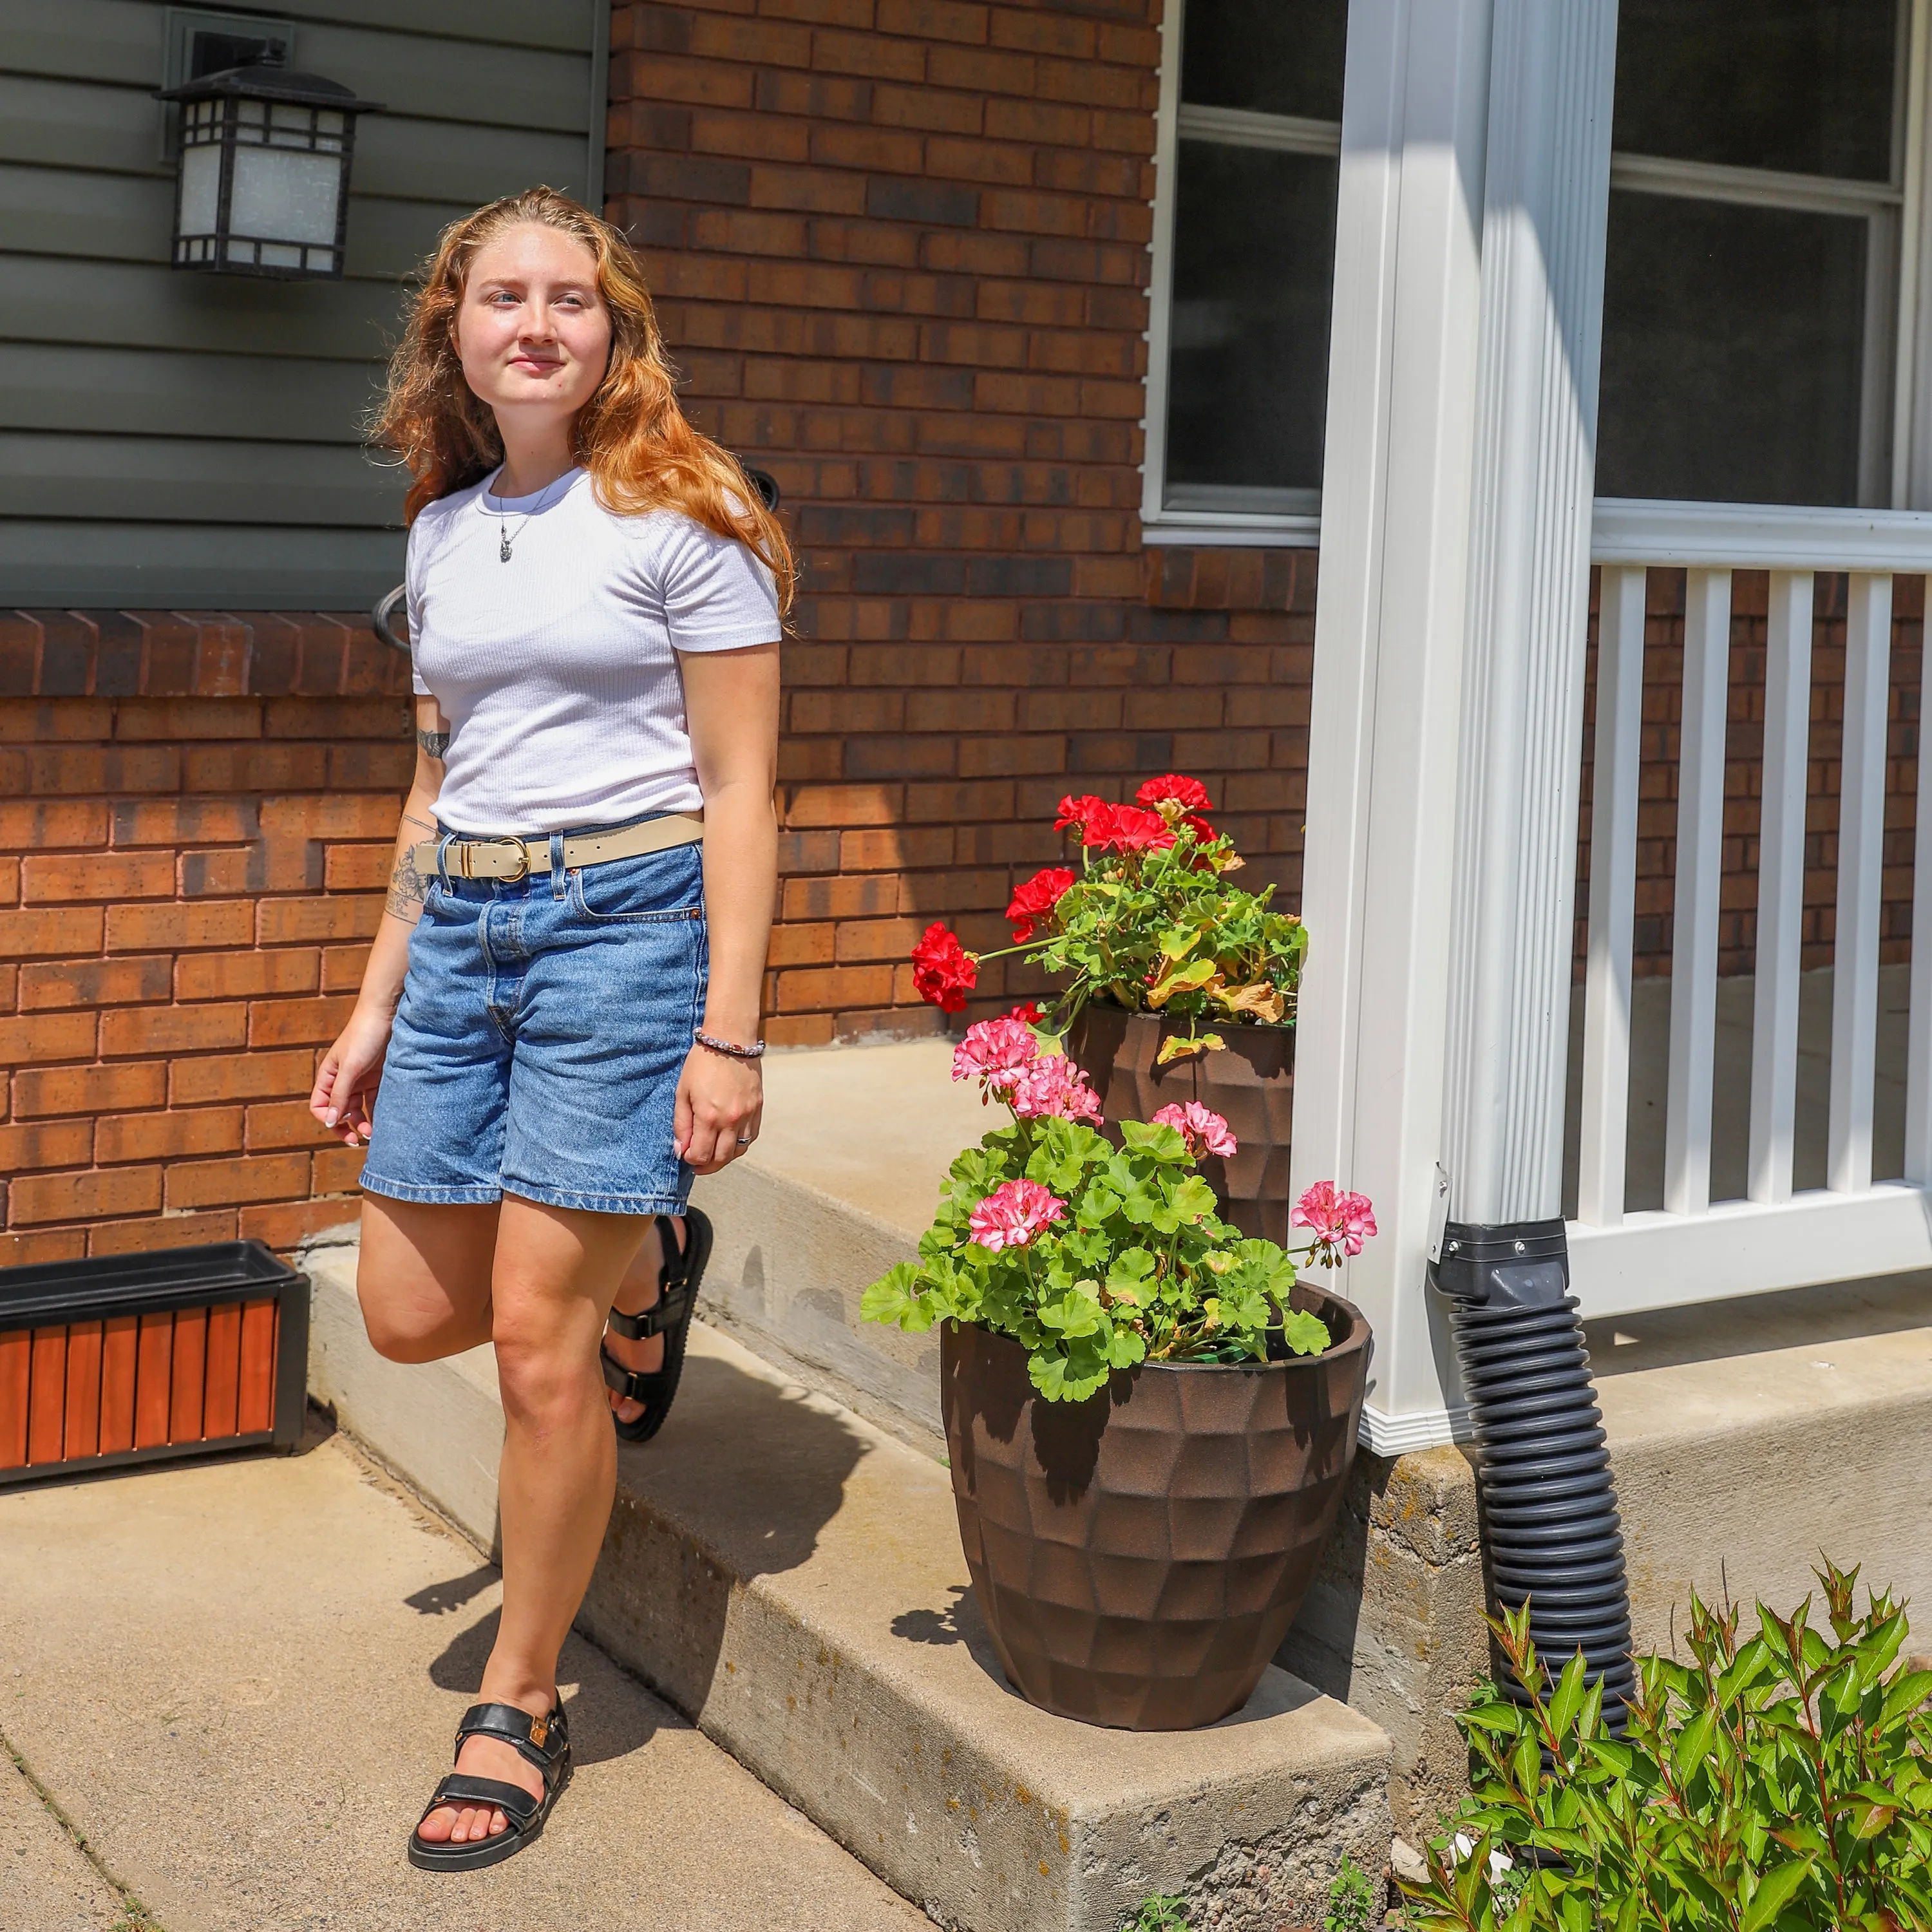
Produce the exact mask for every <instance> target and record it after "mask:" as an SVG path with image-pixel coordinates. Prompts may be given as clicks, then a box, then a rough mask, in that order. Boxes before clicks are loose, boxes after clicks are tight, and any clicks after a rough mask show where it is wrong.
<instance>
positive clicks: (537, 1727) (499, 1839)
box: [410, 1704, 570, 1871]
mask: <svg viewBox="0 0 1932 1932" xmlns="http://www.w3.org/2000/svg"><path fill="white" fill-rule="evenodd" d="M474 1737H486V1738H501V1739H502V1741H503V1742H505V1744H507V1745H513V1746H514V1748H515V1749H516V1751H517V1755H518V1756H519V1757H522V1758H523V1759H524V1760H526V1762H527V1763H530V1764H533V1765H534V1766H535V1767H536V1768H537V1769H538V1771H540V1772H542V1773H543V1781H544V1792H543V1796H541V1798H532V1796H530V1794H529V1793H528V1792H527V1791H526V1790H524V1789H523V1787H522V1786H521V1785H520V1784H505V1782H504V1781H502V1779H500V1778H475V1777H472V1776H471V1775H470V1774H469V1772H466V1771H452V1772H451V1773H450V1774H449V1776H448V1777H447V1778H445V1779H444V1780H443V1782H442V1783H441V1784H439V1785H438V1786H437V1787H436V1796H434V1798H432V1799H431V1800H430V1801H429V1802H428V1804H427V1805H425V1806H424V1807H423V1814H422V1818H419V1819H418V1820H416V1829H415V1830H414V1831H413V1832H411V1833H410V1864H413V1865H416V1866H419V1867H421V1868H422V1870H425V1871H475V1870H478V1869H479V1868H480V1867H482V1866H484V1865H493V1864H500V1863H501V1862H502V1861H503V1860H504V1859H505V1858H514V1857H515V1855H517V1852H520V1851H521V1850H522V1849H523V1847H524V1846H526V1845H527V1844H530V1843H534V1842H535V1840H536V1839H537V1838H538V1837H540V1836H541V1834H542V1832H543V1828H544V1820H546V1819H547V1818H548V1817H549V1816H550V1808H551V1806H552V1805H554V1804H556V1801H557V1796H558V1794H559V1793H560V1792H561V1791H562V1790H563V1787H565V1785H566V1784H568V1783H569V1782H570V1728H569V1727H568V1725H567V1724H565V1722H564V1717H563V1709H562V1706H560V1705H559V1706H558V1707H557V1709H555V1710H553V1711H552V1712H550V1715H549V1716H548V1717H547V1718H533V1717H532V1716H531V1715H530V1714H529V1712H527V1711H520V1710H518V1709H517V1707H516V1706H515V1705H514V1704H472V1705H471V1706H470V1707H469V1709H468V1710H466V1712H463V1721H462V1723H461V1724H458V1726H457V1727H456V1749H457V1753H458V1756H460V1755H461V1754H462V1751H463V1741H464V1740H465V1739H468V1738H474ZM443 1805H453V1806H455V1807H457V1808H459V1809H460V1808H463V1807H465V1806H469V1807H474V1808H478V1809H483V1808H487V1809H488V1810H490V1811H500V1812H502V1814H503V1816H504V1818H505V1820H507V1821H508V1822H507V1823H506V1824H505V1827H504V1829H502V1831H500V1832H498V1833H497V1834H496V1835H495V1836H494V1837H493V1838H469V1839H466V1840H465V1841H463V1843H461V1844H460V1845H457V1844H452V1843H449V1841H447V1840H446V1841H444V1842H443V1843H441V1844H432V1843H430V1841H428V1839H426V1838H424V1837H423V1836H422V1826H423V1819H425V1818H427V1817H428V1816H429V1814H431V1812H432V1811H437V1810H439V1809H440V1808H441V1807H443Z"/></svg>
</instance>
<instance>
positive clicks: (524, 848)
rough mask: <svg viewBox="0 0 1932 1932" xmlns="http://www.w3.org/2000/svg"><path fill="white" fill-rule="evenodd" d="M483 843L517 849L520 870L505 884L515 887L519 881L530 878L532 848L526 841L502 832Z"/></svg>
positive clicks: (512, 874) (506, 880)
mask: <svg viewBox="0 0 1932 1932" xmlns="http://www.w3.org/2000/svg"><path fill="white" fill-rule="evenodd" d="M481 842H482V843H483V844H485V845H513V846H514V847H516V851H517V870H516V871H514V872H512V873H511V874H510V876H509V877H508V878H507V879H505V880H504V881H503V883H504V884H505V885H508V886H514V884H515V883H517V880H519V879H527V878H528V877H529V875H530V848H529V846H528V844H526V843H525V842H524V841H523V840H522V839H520V838H513V837H512V836H511V835H510V834H509V833H508V832H499V834H498V835H496V837H495V838H486V839H484V840H483V841H481Z"/></svg>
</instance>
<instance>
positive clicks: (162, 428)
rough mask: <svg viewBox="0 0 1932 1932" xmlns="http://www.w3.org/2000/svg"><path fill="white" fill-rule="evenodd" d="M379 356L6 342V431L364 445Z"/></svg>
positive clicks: (1, 386)
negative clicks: (332, 358) (344, 358)
mask: <svg viewBox="0 0 1932 1932" xmlns="http://www.w3.org/2000/svg"><path fill="white" fill-rule="evenodd" d="M380 382H381V371H380V367H379V365H376V364H374V363H368V364H364V363H357V362H316V361H308V362H298V361H296V359H293V357H290V358H282V357H277V356H215V355H195V354H189V353H184V352H181V351H173V350H158V349H97V348H91V347H73V346H71V345H69V344H61V343H40V344H34V346H33V347H28V346H26V344H20V343H0V429H8V430H66V431H80V432H86V431H95V432H98V433H106V434H120V435H124V436H185V437H233V438H239V439H243V440H261V441H264V442H269V443H273V442H275V441H276V440H279V439H286V440H289V441H292V442H299V443H341V444H344V445H347V446H354V447H356V448H360V447H361V446H362V435H361V432H360V430H359V425H360V423H361V422H362V418H363V416H364V414H365V412H366V411H367V410H368V409H369V408H370V407H371V406H372V405H373V404H374V401H375V399H376V396H377V392H378V389H379V387H380Z"/></svg>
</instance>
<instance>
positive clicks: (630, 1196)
mask: <svg viewBox="0 0 1932 1932" xmlns="http://www.w3.org/2000/svg"><path fill="white" fill-rule="evenodd" d="M377 435H378V438H379V440H380V441H382V442H383V443H385V444H386V445H387V446H389V447H391V448H392V449H395V450H396V451H397V452H398V453H399V454H400V455H401V456H402V457H403V458H404V460H406V461H407V463H408V465H409V466H410V470H411V472H412V473H413V476H414V478H415V482H414V486H413V487H412V489H411V490H410V493H409V496H408V499H407V508H406V514H407V517H408V518H409V520H410V546H409V616H410V639H411V645H412V650H413V656H414V658H415V666H416V694H417V695H416V743H417V747H418V751H417V758H416V779H415V782H414V784H413V785H412V786H411V787H410V794H409V798H408V800H407V803H406V804H405V805H404V811H403V823H402V829H401V835H400V836H399V837H398V840H397V843H396V859H395V870H394V872H393V874H392V880H391V883H390V888H389V904H388V910H387V914H386V916H385V917H384V919H383V922H382V926H381V929H380V932H378V933H377V938H376V941H375V944H374V947H373V948H372V949H371V954H370V958H369V964H368V968H367V969H366V971H365V975H364V978H363V982H362V994H361V997H360V998H359V1000H358V1001H357V1002H356V1009H355V1011H354V1013H353V1015H352V1016H351V1017H350V1021H349V1023H348V1025H347V1027H345V1028H344V1030H343V1033H342V1036H341V1038H340V1039H339V1040H338V1041H337V1042H336V1043H335V1046H333V1047H332V1049H330V1051H329V1054H328V1055H327V1056H326V1058H325V1059H324V1060H323V1064H322V1067H321V1070H320V1073H318V1075H317V1079H316V1085H315V1091H314V1095H313V1096H312V1097H311V1103H310V1104H311V1107H312V1109H313V1110H314V1112H315V1114H316V1115H317V1117H318V1118H320V1120H321V1121H323V1123H324V1124H325V1125H326V1126H327V1127H329V1128H330V1129H331V1130H332V1131H333V1132H334V1133H336V1134H337V1135H338V1136H340V1138H341V1139H342V1140H343V1141H344V1142H345V1143H346V1144H347V1145H349V1146H351V1147H355V1146H358V1145H363V1144H365V1143H366V1144H367V1145H368V1160H367V1163H366V1165H365V1168H364V1170H363V1175H362V1186H363V1188H364V1190H365V1193H366V1195H367V1199H365V1202H364V1205H363V1211H362V1260H361V1265H360V1268H359V1272H358V1274H357V1277H356V1288H357V1292H358V1294H359V1297H360V1298H361V1301H362V1313H363V1318H364V1320H365V1322H366V1323H367V1324H368V1331H369V1338H370V1340H371V1343H373V1344H374V1346H375V1347H376V1349H377V1350H378V1351H380V1352H381V1353H382V1354H383V1355H386V1356H388V1357H389V1358H390V1359H391V1360H392V1361H404V1362H426V1361H436V1360H437V1359H439V1358H441V1357H443V1356H445V1355H454V1354H455V1353H456V1352H458V1351H459V1350H461V1349H470V1348H474V1347H475V1346H478V1344H480V1343H484V1342H489V1343H493V1345H494V1347H495V1349H496V1367H497V1374H498V1379H499V1383H500V1385H501V1388H502V1399H503V1414H504V1422H505V1430H504V1439H503V1460H502V1472H501V1476H500V1479H499V1490H498V1495H499V1508H500V1512H501V1518H502V1546H503V1610H502V1622H501V1625H500V1628H499V1631H498V1634H497V1637H496V1646H495V1648H494V1649H493V1650H492V1651H491V1652H490V1661H489V1664H488V1665H487V1667H486V1668H485V1670H484V1673H483V1684H482V1698H483V1701H482V1702H481V1703H480V1704H478V1705H477V1706H475V1707H473V1708H472V1709H471V1710H470V1711H469V1713H468V1714H467V1715H466V1717H465V1718H464V1719H463V1724H462V1726H461V1727H460V1730H459V1731H458V1737H457V1745H458V1751H457V1758H456V1769H455V1773H454V1774H452V1776H450V1777H449V1778H446V1779H445V1780H444V1781H443V1784H441V1785H440V1787H438V1788H437V1792H436V1793H435V1795H434V1797H433V1798H432V1799H431V1801H430V1804H429V1806H428V1808H427V1810H426V1811H425V1813H424V1814H423V1817H422V1820H421V1821H420V1823H419V1824H418V1826H417V1827H416V1831H415V1832H414V1833H413V1835H412V1836H411V1838H410V1846H409V1852H410V1860H411V1861H412V1862H413V1863H414V1864H419V1865H422V1866H425V1867H429V1868H431V1869H435V1870H453V1869H461V1868H464V1867H473V1866H477V1865H483V1864H493V1863H495V1862H496V1861H497V1860H499V1859H500V1858H507V1857H508V1856H510V1855H511V1854H512V1853H513V1852H517V1851H519V1850H520V1849H522V1848H523V1846H525V1845H526V1844H527V1843H529V1842H530V1841H532V1839H533V1838H535V1836H536V1835H537V1834H538V1832H540V1831H541V1829H542V1828H543V1825H544V1821H545V1820H546V1819H547V1817H548V1815H549V1813H550V1808H551V1806H552V1805H553V1803H554V1802H555V1801H556V1796H557V1793H558V1792H559V1790H561V1788H562V1784H563V1783H564V1781H565V1779H566V1778H568V1775H569V1769H570V1759H569V1751H570V1747H569V1742H568V1732H567V1730H566V1728H565V1723H564V1720H563V1718H562V1713H561V1712H560V1711H559V1709H558V1699H557V1692H556V1659H557V1653H558V1652H559V1649H561V1647H562V1643H563V1640H564V1637H565V1634H566V1633H567V1632H568V1630H569V1628H570V1626H571V1620H572V1619H574V1616H576V1614H577V1606H578V1604H580V1601H582V1598H583V1592H584V1590H585V1589H586V1586H588V1584H589V1580H590V1573H591V1570H592V1566H593V1565H595V1562H596V1559H597V1553H598V1548H599V1546H600V1544H601V1541H602V1539H603V1535H604V1526H605V1525H606V1523H607V1520H608V1519H609V1517H610V1505H611V1499H612V1497H613V1494H614V1491H615V1486H616V1448H615V1445H614V1442H613V1434H612V1422H613V1410H614V1414H615V1420H616V1427H617V1430H618V1432H619V1433H622V1434H625V1435H627V1436H631V1437H632V1438H634V1439H642V1438H643V1437H644V1436H648V1435H649V1434H651V1433H653V1432H654V1431H655V1430H656V1428H657V1427H658V1425H659V1424H661V1422H662V1421H663V1419H664V1409H666V1408H667V1406H668V1405H669V1403H670V1397H671V1394H672V1392H673V1389H674V1388H675V1386H676V1376H677V1373H678V1369H679V1364H680V1363H681V1361H682V1352H683V1343H684V1334H685V1327H686V1325H687V1324H688V1319H689V1313H690V1301H691V1295H692V1294H693V1292H694V1289H695V1286H696V1280H697V1275H698V1274H699V1272H700V1271H701V1269H702V1267H703V1260H704V1257H705V1255H706V1253H707V1252H708V1250H709V1231H708V1229H706V1226H705V1224H704V1222H703V1217H701V1216H700V1215H699V1214H697V1212H696V1211H695V1210H691V1211H686V1209H685V1195H686V1193H687V1191H688V1188H689V1186H690V1183H691V1176H692V1175H693V1174H694V1173H695V1174H709V1173H712V1172H715V1171H716V1170H717V1169H719V1168H721V1167H722V1166H724V1165H725V1163H727V1161H730V1160H732V1159H733V1158H734V1157H736V1155H737V1154H740V1153H742V1151H743V1150H744V1149H745V1147H747V1146H748V1145H749V1144H750V1143H751V1140H752V1139H753V1137H754V1136H755V1135H756V1133H757V1127H758V1114H759V1107H760V1098H761V1094H762V1086H761V1083H760V1078H759V1069H758V1064H757V1057H756V1056H757V1055H758V1054H759V1053H760V1052H762V1051H763V1046H762V1043H760V1041H759V1040H758V1013H759V991H760V978H761V975H762V974H763V968H764V963H765V953H766V943H767V941H768V939H769V932H770V927H771V921H772V902H773V898H774V895H775V889H776V875H777V853H778V833H777V826H776V822H775V817H774V816H773V811H772V788H773V782H774V778H775V762H776V745H777V737H778V637H779V635H780V629H781V625H780V611H781V608H782V607H784V605H785V604H787V602H788V601H789V598H790V589H791V585H792V565H791V561H790V556H789V553H787V549H786V546H785V541H784V536H783V535H782V534H781V532H780V531H779V529H778V525H777V523H775V521H774V520H773V519H772V517H771V516H770V514H769V513H768V512H767V511H766V510H765V508H764V507H763V505H762V503H761V502H760V501H759V500H758V499H757V495H756V493H755V492H754V491H753V490H751V487H749V485H748V484H747V482H746V481H745V475H744V472H742V470H741V469H739V466H737V464H736V463H735V462H734V461H733V460H732V458H730V457H729V456H727V455H726V454H725V453H724V452H723V451H722V450H721V449H718V448H717V447H716V446H715V445H714V444H712V443H709V442H708V441H707V440H706V439H705V438H704V437H701V436H700V435H699V434H697V432H696V431H694V430H693V429H692V428H691V426H690V425H689V424H688V423H687V422H685V419H684V418H683V416H682V414H681V413H680V412H679V409H678V406H677V403H676V398H675V397H674V395H673V389H672V383H671V377H670V371H669V370H668V368H667V366H666V363H665V361H664V351H663V346H662V344H661V340H660V338H659V337H658V331H657V326H656V323H655V319H654V317H653V315H652V309H651V304H650V299H649V295H648V294H647V293H646V290H645V287H644V284H643V279H642V276H641V274H640V270H639V267H638V264H637V260H636V258H635V257H634V256H633V255H632V254H631V251H630V250H629V248H628V246H627V245H625V242H624V241H623V239H622V237H621V236H619V234H618V233H616V230H615V229H612V228H610V227H609V226H607V225H606V224H605V223H603V222H601V221H600V220H597V219H596V218H595V217H593V216H592V215H591V214H589V213H587V212H586V211H585V210H584V209H583V208H580V207H579V206H577V204H576V203H575V202H572V201H570V200H568V199H565V197H564V196H562V195H559V194H556V193H552V192H551V191H550V190H548V189H544V188H538V189H534V190H531V191H529V193H524V194H520V195H516V196H511V197H510V198H509V199H506V200H503V201H499V202H494V203H493V204H492V205H490V206H489V207H487V208H481V209H479V210H478V211H477V212H476V213H475V214H472V215H470V216H469V217H467V218H466V219H465V220H462V221H460V222H458V223H456V224H455V226H453V227H452V228H451V229H449V231H448V232H447V233H446V234H445V235H444V236H443V239H442V242H441V245H440V247H439V248H438V249H437V254H436V256H435V258H434V260H433V261H432V262H431V264H430V266H429V267H428V270H427V272H426V275H425V283H424V286H423V288H422V293H421V294H420V295H419V297H418V299H417V300H416V306H415V309H414V312H413V315H412V317H411V318H410V323H409V326H408V328H407V332H406V334H405V335H404V340H403V342H402V344H401V347H400V348H399V349H398V352H397V354H396V356H395V362H394V364H393V365H392V369H391V371H390V378H389V401H388V405H387V407H386V410H385V411H384V413H383V418H382V421H381V423H380V425H379V428H378V431H377ZM697 841H701V843H700V842H697ZM378 1082H380V1094H379V1091H378ZM686 1227H688V1228H689V1229H690V1230H691V1232H690V1235H689V1237H688V1238H686V1236H685V1232H684V1230H685V1228H686ZM613 1305H614V1309H615V1311H616V1312H615V1313H613ZM646 1311H650V1312H649V1313H646ZM607 1322H608V1323H609V1327H608V1329H607V1328H606V1324H607ZM600 1337H601V1355H602V1362H601V1365H600V1361H599V1355H600ZM607 1383H608V1385H609V1388H608V1391H607V1388H606V1384H607Z"/></svg>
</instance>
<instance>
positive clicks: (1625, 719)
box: [1577, 568, 1649, 1228]
mask: <svg viewBox="0 0 1932 1932" xmlns="http://www.w3.org/2000/svg"><path fill="white" fill-rule="evenodd" d="M1648 580H1649V573H1648V572H1647V571H1644V570H1643V569H1641V568H1637V569H1616V568H1612V569H1607V570H1606V571H1604V574H1603V584H1602V590H1601V595H1600V596H1599V598H1598V613H1599V614H1598V621H1597V728H1596V739H1595V745H1596V750H1595V758H1594V760H1593V761H1592V766H1591V774H1592V775H1591V781H1590V782H1591V787H1592V795H1591V805H1590V928H1589V934H1590V938H1589V946H1590V950H1589V961H1588V963H1587V965H1586V968H1585V974H1586V977H1585V980H1584V992H1583V1140H1582V1145H1581V1158H1580V1163H1579V1167H1578V1180H1577V1189H1578V1197H1577V1215H1578V1218H1579V1219H1580V1220H1585V1221H1587V1222H1589V1223H1591V1224H1592V1226H1596V1227H1600V1228H1610V1227H1614V1226H1616V1224H1617V1223H1619V1221H1621V1220H1622V1219H1623V1215H1624V1159H1625V1152H1626V1146H1625V1142H1626V1139H1627V1129H1628V1123H1629V1118H1630V1016H1631V946H1632V942H1633V938H1634V932H1635V928H1636V918H1637V780H1638V776H1639V760H1640V756H1641V754H1642V751H1643V619H1644V601H1645V591H1646V585H1647V583H1648Z"/></svg>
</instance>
